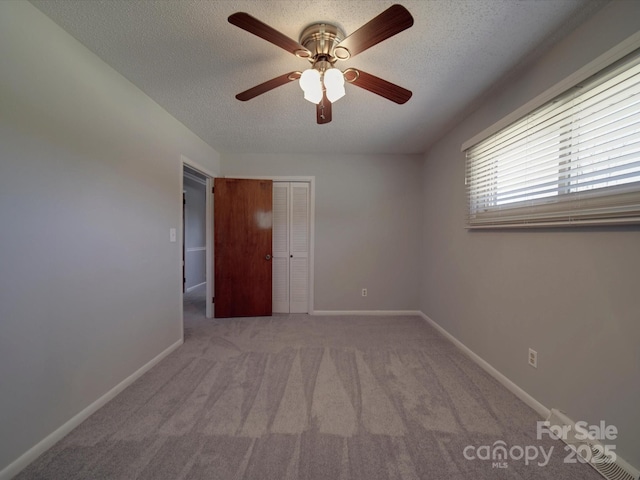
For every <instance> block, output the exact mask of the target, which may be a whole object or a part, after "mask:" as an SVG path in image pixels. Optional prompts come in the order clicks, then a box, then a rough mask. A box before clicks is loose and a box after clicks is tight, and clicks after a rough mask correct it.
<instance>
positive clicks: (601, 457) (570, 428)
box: [547, 408, 640, 480]
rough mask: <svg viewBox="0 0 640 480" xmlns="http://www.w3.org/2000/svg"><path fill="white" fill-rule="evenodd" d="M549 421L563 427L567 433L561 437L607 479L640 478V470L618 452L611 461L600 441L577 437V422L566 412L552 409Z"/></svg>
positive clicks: (626, 479)
mask: <svg viewBox="0 0 640 480" xmlns="http://www.w3.org/2000/svg"><path fill="white" fill-rule="evenodd" d="M547 421H548V422H549V425H550V426H557V427H561V428H563V431H565V432H567V434H566V435H564V436H563V438H561V439H562V440H563V441H564V442H565V443H566V444H567V445H569V446H571V447H573V448H574V450H575V451H576V455H579V456H580V457H582V458H583V459H584V461H585V463H588V464H589V465H591V466H592V467H593V468H594V469H595V470H596V471H597V472H598V473H600V475H602V476H603V477H604V478H606V479H607V480H640V472H639V471H638V470H637V469H635V468H634V467H632V466H631V465H629V464H628V463H627V462H625V461H624V460H623V459H622V458H620V456H619V455H617V452H616V459H615V461H611V460H610V457H609V456H608V455H607V454H606V450H605V447H604V446H603V445H602V443H600V442H599V441H597V440H588V439H585V440H582V439H580V438H576V432H577V431H578V430H576V423H575V422H574V421H573V420H571V419H570V418H569V417H567V415H566V414H565V413H564V412H561V411H560V410H557V409H555V408H553V409H551V413H550V414H549V418H547Z"/></svg>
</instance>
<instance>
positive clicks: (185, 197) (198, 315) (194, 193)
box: [178, 156, 218, 332]
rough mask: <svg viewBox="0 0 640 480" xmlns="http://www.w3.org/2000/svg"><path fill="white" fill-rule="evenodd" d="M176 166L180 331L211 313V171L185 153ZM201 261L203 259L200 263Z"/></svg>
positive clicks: (212, 286) (211, 315)
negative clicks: (178, 212)
mask: <svg viewBox="0 0 640 480" xmlns="http://www.w3.org/2000/svg"><path fill="white" fill-rule="evenodd" d="M181 160H182V162H181V167H180V197H179V199H180V208H181V211H182V222H181V227H182V228H181V232H180V234H179V235H178V239H179V241H181V243H182V245H181V248H180V259H181V261H180V295H181V300H182V311H181V313H182V324H183V331H184V332H186V331H187V326H188V325H187V324H189V323H193V322H194V321H195V322H196V323H197V322H202V321H206V320H207V319H209V318H212V317H213V288H214V278H213V260H214V252H213V205H214V202H213V192H212V189H213V180H214V178H215V177H216V176H218V175H217V174H216V173H215V172H212V171H209V170H208V169H206V168H204V167H202V166H200V165H199V164H198V163H196V162H193V161H192V160H190V159H188V158H187V157H185V156H182V157H181ZM203 262H204V263H203Z"/></svg>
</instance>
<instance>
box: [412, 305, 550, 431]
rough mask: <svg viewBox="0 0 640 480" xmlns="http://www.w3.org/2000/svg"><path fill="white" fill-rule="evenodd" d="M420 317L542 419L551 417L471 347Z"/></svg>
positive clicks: (431, 321) (534, 400) (422, 315)
mask: <svg viewBox="0 0 640 480" xmlns="http://www.w3.org/2000/svg"><path fill="white" fill-rule="evenodd" d="M419 315H420V316H421V317H422V318H423V319H424V320H425V321H426V322H427V323H428V324H429V325H431V326H432V327H433V328H435V329H436V330H437V331H438V332H440V333H441V334H442V335H444V336H445V337H446V338H447V340H449V341H451V342H452V343H453V344H454V345H455V346H456V347H458V348H459V349H460V350H462V352H463V353H464V354H465V355H467V356H468V357H469V358H470V359H471V360H473V361H474V362H476V363H477V364H478V365H479V366H480V367H481V368H482V369H483V370H484V371H485V372H487V373H488V374H489V375H491V376H492V377H493V378H495V379H496V380H497V381H498V382H500V383H501V384H502V385H504V386H505V387H506V388H507V390H509V391H510V392H512V393H513V394H514V395H515V396H516V397H518V398H519V399H520V400H522V401H523V402H524V403H526V404H527V405H529V406H530V407H531V408H532V409H534V410H535V411H536V412H538V414H539V415H540V416H541V417H542V418H545V419H546V418H547V417H548V416H549V412H550V410H549V409H548V408H547V407H545V406H544V405H542V404H541V403H540V402H539V401H538V400H536V399H535V398H533V397H532V396H531V395H529V394H528V393H527V392H525V391H524V390H523V389H522V388H520V387H519V386H518V385H516V384H515V383H513V382H512V381H511V380H509V379H508V378H507V377H505V376H504V375H503V374H502V373H500V372H499V371H498V370H496V369H495V368H494V367H493V366H492V365H491V364H489V363H488V362H487V361H486V360H484V359H483V358H482V357H480V356H479V355H478V354H476V353H475V352H474V351H472V350H471V349H470V348H469V347H467V346H466V345H465V344H464V343H462V342H461V341H460V340H458V339H457V338H456V337H454V336H453V335H451V334H450V333H449V332H447V331H446V330H445V329H444V328H442V327H441V326H440V325H438V324H437V323H436V322H435V321H433V320H432V319H431V318H429V317H428V316H427V315H425V314H424V313H423V312H419Z"/></svg>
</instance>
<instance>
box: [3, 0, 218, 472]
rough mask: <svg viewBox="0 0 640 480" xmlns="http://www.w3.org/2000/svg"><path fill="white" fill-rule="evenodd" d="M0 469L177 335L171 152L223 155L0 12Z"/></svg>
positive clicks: (116, 81)
mask: <svg viewBox="0 0 640 480" xmlns="http://www.w3.org/2000/svg"><path fill="white" fill-rule="evenodd" d="M0 65H1V67H0V225H2V227H1V230H2V232H1V233H0V379H1V380H0V390H1V392H2V393H1V394H0V425H1V427H0V471H1V470H3V468H4V467H6V466H7V465H8V464H9V463H11V462H12V461H14V460H15V459H16V458H17V457H18V456H19V455H21V454H23V453H24V452H26V451H27V450H28V449H30V448H31V447H33V446H34V445H35V444H36V443H37V442H39V441H41V440H42V439H43V438H45V437H46V436H47V435H49V434H50V433H51V432H53V431H54V430H55V429H57V428H58V427H60V426H61V425H62V424H64V423H65V422H67V421H68V420H69V419H70V418H71V417H73V416H74V415H76V414H78V413H79V412H80V411H81V410H83V409H84V408H85V407H87V406H88V405H89V404H91V403H92V402H94V401H95V400H96V399H98V398H99V397H101V396H102V395H104V394H105V393H106V392H107V391H109V390H110V389H111V388H113V387H114V386H115V385H117V384H118V383H120V382H121V381H122V380H124V379H125V378H127V377H128V376H129V375H131V374H132V373H133V372H135V371H136V370H138V369H139V368H140V367H141V366H143V365H144V364H146V363H147V362H148V361H150V360H151V359H153V358H154V357H155V356H156V355H158V354H159V353H160V352H162V351H163V350H165V349H166V348H167V347H169V346H170V345H172V344H174V343H175V342H177V341H179V340H180V339H181V338H182V325H181V322H180V318H181V311H182V310H181V309H182V304H181V288H182V285H181V276H182V275H181V263H180V262H181V253H180V243H169V228H170V227H176V228H179V227H180V225H181V213H182V207H181V191H180V178H181V176H182V164H181V155H186V156H187V157H189V158H191V159H192V160H194V161H197V162H200V163H201V164H202V165H203V166H205V167H207V168H210V169H216V168H218V167H219V159H218V154H217V153H216V152H215V151H214V150H213V149H212V148H211V147H209V146H208V145H206V144H205V143H204V142H202V141H201V140H200V139H199V138H197V137H196V136H195V135H194V134H193V133H191V132H190V131H189V130H187V129H186V128H185V127H184V126H183V125H182V124H180V123H179V122H178V121H177V120H175V119H174V118H173V117H171V116H169V114H168V113H166V112H165V111H164V110H162V109H161V108H160V107H159V106H158V105H157V104H155V103H154V102H153V101H151V99H149V98H148V97H146V96H145V95H144V94H143V93H142V92H141V91H140V90H138V89H137V88H135V87H134V86H133V85H132V84H131V83H129V82H128V81H127V80H126V79H124V78H123V77H122V76H121V75H119V74H118V73H116V72H115V71H114V70H113V69H111V68H110V67H108V66H107V65H106V64H104V63H103V62H102V61H100V60H99V59H98V58H97V57H96V56H95V55H93V54H92V53H90V52H89V51H88V50H86V49H85V48H84V47H83V46H82V45H80V43H78V42H77V41H76V40H74V39H73V38H71V37H70V36H69V35H67V34H66V33H65V32H64V31H63V30H61V29H60V28H59V27H58V26H56V25H55V24H54V23H53V22H52V21H51V20H49V19H48V18H46V17H45V16H44V15H43V14H42V13H40V12H39V11H38V10H37V9H36V8H35V7H33V6H32V5H31V4H29V3H27V2H9V1H0Z"/></svg>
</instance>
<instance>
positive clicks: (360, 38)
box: [334, 5, 413, 60]
mask: <svg viewBox="0 0 640 480" xmlns="http://www.w3.org/2000/svg"><path fill="white" fill-rule="evenodd" d="M412 25H413V17H412V16H411V14H410V13H409V11H408V10H407V9H406V8H404V7H403V6H402V5H392V6H390V7H389V8H387V9H386V10H385V11H384V12H382V13H381V14H380V15H378V16H377V17H375V18H373V19H372V20H370V21H369V22H368V23H366V24H364V25H363V26H362V27H360V28H359V29H358V30H356V31H355V32H353V33H352V34H351V35H349V36H348V37H347V38H345V39H344V40H342V41H341V42H340V43H339V44H338V45H336V47H335V49H334V55H335V56H336V57H337V58H338V59H340V60H345V59H347V58H350V57H354V56H356V55H357V54H359V53H360V52H364V51H365V50H366V49H368V48H370V47H373V46H374V45H376V44H378V43H380V42H382V41H383V40H386V39H387V38H390V37H393V36H394V35H395V34H397V33H400V32H402V31H403V30H406V29H407V28H409V27H410V26H412Z"/></svg>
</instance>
